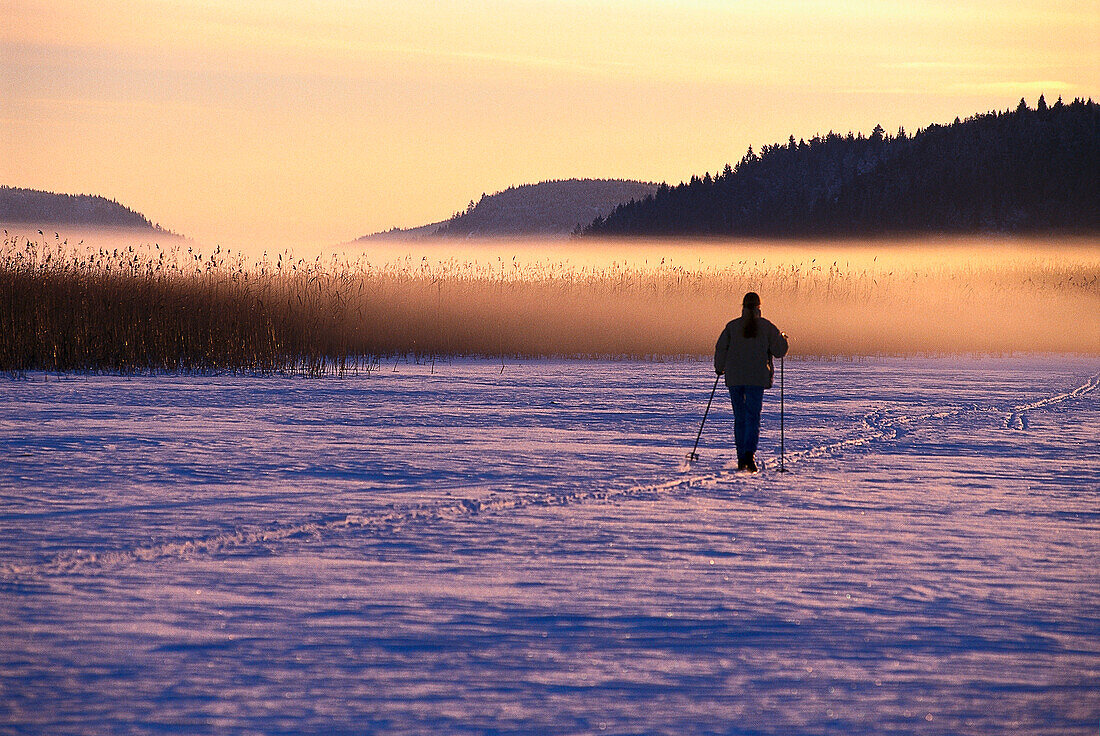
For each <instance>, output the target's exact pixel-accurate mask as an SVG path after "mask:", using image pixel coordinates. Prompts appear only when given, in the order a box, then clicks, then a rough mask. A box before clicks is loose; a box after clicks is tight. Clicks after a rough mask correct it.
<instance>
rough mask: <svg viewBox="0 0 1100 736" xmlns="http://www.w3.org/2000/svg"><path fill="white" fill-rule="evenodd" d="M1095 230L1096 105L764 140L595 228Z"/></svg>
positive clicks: (640, 231)
mask: <svg viewBox="0 0 1100 736" xmlns="http://www.w3.org/2000/svg"><path fill="white" fill-rule="evenodd" d="M980 231H1002V232H1041V231H1060V232H1082V233H1084V232H1097V231H1100V105H1097V104H1096V103H1094V102H1093V101H1092V100H1091V99H1090V100H1088V101H1085V100H1079V99H1078V100H1074V101H1073V102H1072V103H1069V104H1064V103H1063V102H1062V100H1061V99H1059V100H1058V102H1057V103H1055V104H1054V105H1052V106H1048V105H1047V103H1046V101H1045V99H1044V98H1042V97H1040V98H1039V101H1038V104H1037V106H1036V108H1034V109H1031V108H1029V107H1028V106H1027V104H1026V103H1025V102H1024V101H1023V100H1021V101H1020V104H1019V106H1018V107H1017V108H1016V109H1015V110H1010V111H1005V112H990V113H985V114H979V115H975V116H973V117H970V118H967V119H966V120H959V119H958V118H956V119H955V122H954V123H952V124H950V125H930V126H928V127H927V128H924V129H922V130H918V131H917V133H916V134H915V135H912V136H910V135H907V134H906V132H905V130H904V129H902V130H899V131H898V133H897V134H896V135H893V136H891V135H889V134H887V133H886V132H885V131H884V130H883V129H882V127H881V126H876V127H875V129H874V131H873V132H872V133H871V135H870V136H863V135H862V134H858V135H857V134H853V133H848V134H847V135H839V134H836V133H832V132H830V133H829V134H828V135H825V136H814V137H813V138H812V139H811V140H809V141H804V140H800V141H797V142H796V141H795V140H794V137H793V136H791V138H790V139H789V140H788V142H787V144H786V145H780V144H775V145H771V146H764V148H763V149H762V150H761V151H760V153H759V154H757V153H754V152H753V150H752V148H751V147H750V148H749V150H748V153H746V154H745V156H744V157H743V158H742V159H741V161H739V162H738V163H737V165H736V166H729V165H728V164H727V166H726V168H725V169H724V170H723V171H722V173H720V174H718V175H717V176H714V177H712V176H711V175H710V174H709V173H707V174H706V175H704V176H703V177H702V178H700V177H698V176H695V177H692V179H691V181H689V182H687V183H682V184H680V185H678V186H674V187H670V186H668V185H667V184H662V185H661V186H660V187H659V188H658V189H657V191H656V192H655V193H654V194H653V195H652V196H648V197H645V198H644V199H639V200H635V201H632V202H628V203H626V204H623V205H621V206H619V207H617V208H616V209H615V210H614V211H613V212H612V213H611V214H610V215H608V216H607V217H606V218H602V217H597V218H596V219H595V220H594V221H593V222H592V223H591V224H590V225H589V226H588V227H587V228H585V229H584V232H585V233H586V234H593V235H745V236H780V237H782V236H810V235H865V234H884V233H907V232H912V233H921V232H948V233H950V232H958V233H962V232H980Z"/></svg>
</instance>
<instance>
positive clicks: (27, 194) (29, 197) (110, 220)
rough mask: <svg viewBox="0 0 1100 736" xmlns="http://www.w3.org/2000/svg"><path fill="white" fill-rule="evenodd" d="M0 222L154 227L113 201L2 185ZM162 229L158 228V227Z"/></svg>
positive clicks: (92, 196)
mask: <svg viewBox="0 0 1100 736" xmlns="http://www.w3.org/2000/svg"><path fill="white" fill-rule="evenodd" d="M0 222H12V223H28V224H35V225H46V224H50V225H92V226H97V227H134V228H154V227H158V226H155V225H154V224H153V223H152V222H150V221H149V219H148V218H147V217H145V216H144V215H142V214H140V213H138V212H134V211H133V210H132V209H130V208H129V207H124V206H123V205H121V204H119V203H118V202H116V201H114V200H113V199H107V198H106V197H99V196H95V195H91V194H57V193H55V192H44V191H40V190H38V189H21V188H19V187H9V186H0ZM158 229H159V228H158Z"/></svg>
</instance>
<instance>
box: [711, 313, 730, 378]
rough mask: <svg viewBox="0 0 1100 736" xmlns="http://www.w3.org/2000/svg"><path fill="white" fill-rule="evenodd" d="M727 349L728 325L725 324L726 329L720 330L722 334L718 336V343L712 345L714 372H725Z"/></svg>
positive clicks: (728, 344)
mask: <svg viewBox="0 0 1100 736" xmlns="http://www.w3.org/2000/svg"><path fill="white" fill-rule="evenodd" d="M711 334H713V333H711ZM729 349H730V326H729V325H726V329H724V330H722V334H721V335H719V336H718V344H717V345H715V346H714V372H715V373H717V374H718V375H722V374H723V373H725V372H726V353H728V352H729Z"/></svg>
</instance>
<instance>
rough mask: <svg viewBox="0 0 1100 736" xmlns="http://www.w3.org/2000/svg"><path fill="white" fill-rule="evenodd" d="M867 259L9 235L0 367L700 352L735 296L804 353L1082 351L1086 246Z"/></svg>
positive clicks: (332, 369)
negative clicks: (238, 248) (581, 257)
mask: <svg viewBox="0 0 1100 736" xmlns="http://www.w3.org/2000/svg"><path fill="white" fill-rule="evenodd" d="M731 248H732V246H731ZM882 253H884V254H886V255H884V257H882V258H877V257H870V256H868V255H867V253H866V252H865V251H864V252H861V253H860V254H857V257H855V258H854V259H853V258H848V256H852V255H853V253H852V252H845V251H842V250H838V251H836V252H834V254H833V255H834V256H835V257H834V258H831V259H829V258H811V257H805V258H801V259H799V258H790V257H788V258H786V259H785V260H784V259H782V258H777V257H775V256H774V254H771V255H772V256H773V257H772V258H771V262H769V258H768V254H765V255H764V256H763V257H760V258H754V259H749V258H742V259H740V260H732V259H731V260H730V261H728V262H726V263H725V264H724V265H700V266H698V267H690V268H689V267H685V266H681V265H672V264H671V263H650V264H645V265H626V264H620V263H611V264H604V265H599V266H597V265H580V266H579V265H570V263H569V262H567V261H565V260H562V261H560V262H549V261H542V262H537V263H521V262H520V261H519V260H506V259H504V258H500V257H498V258H497V259H496V261H495V262H486V261H485V260H484V259H481V260H474V259H467V260H462V259H460V258H457V257H451V258H447V259H441V260H429V259H427V258H420V259H416V258H412V257H409V258H403V259H396V260H391V261H389V262H387V263H383V264H378V263H372V262H370V261H369V260H367V259H366V258H364V257H360V258H358V259H355V260H351V259H346V258H345V259H340V258H338V257H335V256H332V257H328V258H322V257H321V256H318V257H316V258H315V259H314V260H311V261H310V260H305V259H293V258H292V257H291V256H290V255H289V254H288V253H280V254H275V255H274V256H270V257H269V256H267V255H266V254H265V255H264V256H263V257H261V258H258V259H251V260H246V259H244V258H243V257H241V256H240V255H233V254H231V253H226V252H222V251H221V249H215V250H214V251H213V252H210V253H208V254H205V255H204V254H202V253H200V252H198V251H197V250H195V249H194V248H193V247H190V248H188V247H181V246H176V247H173V248H171V249H162V248H160V247H159V246H150V247H148V248H134V247H132V246H130V247H124V248H119V249H111V250H107V249H102V248H100V249H98V250H96V251H86V250H83V249H81V248H80V247H71V246H69V244H68V243H67V241H61V240H60V238H59V237H58V238H55V239H54V240H53V241H50V240H47V239H43V240H40V241H30V240H27V239H25V238H23V239H20V238H16V237H8V238H7V239H5V241H4V243H3V247H2V250H0V370H4V371H23V370H49V371H120V372H131V371H237V370H241V371H258V372H275V371H287V372H303V373H308V374H325V373H341V372H345V371H357V370H363V369H367V370H369V369H370V368H371V367H372V366H374V365H375V364H376V363H377V361H378V360H379V359H381V358H382V357H385V356H409V357H414V358H429V357H434V356H458V355H482V356H498V355H499V356H511V357H542V356H585V357H630V358H645V357H651V358H652V357H671V356H695V355H706V354H708V353H709V352H710V351H711V350H712V349H713V344H714V340H715V339H716V338H717V335H718V333H719V331H720V330H721V328H722V326H723V325H724V323H725V322H726V321H727V320H728V319H731V318H733V317H735V316H737V313H738V312H739V305H740V298H741V295H742V294H743V293H744V292H745V291H748V290H753V291H757V292H759V293H760V294H761V295H762V297H763V300H764V314H765V316H766V317H769V318H770V319H772V320H773V321H774V322H776V323H777V324H778V325H779V326H780V327H781V328H782V329H784V330H785V331H787V332H788V333H789V334H790V335H791V338H792V344H793V350H794V351H795V352H796V353H799V354H803V355H819V356H824V355H841V356H854V355H872V354H912V353H960V352H961V353H1013V352H1070V353H1084V354H1093V355H1096V354H1100V280H1098V275H1100V260H1098V259H1097V258H1096V257H1095V253H1092V254H1091V255H1090V252H1089V251H1087V250H1086V251H1085V252H1084V254H1083V255H1082V254H1081V252H1079V251H1075V252H1074V253H1076V255H1066V254H1063V255H1062V256H1059V257H1051V258H1045V259H1044V258H1030V259H1021V258H1019V257H1003V258H996V257H992V258H991V257H989V256H988V255H981V256H979V255H978V254H975V253H973V252H969V251H965V250H962V251H960V252H959V253H958V254H957V255H956V256H955V257H952V258H948V259H943V258H941V259H939V260H931V261H930V260H929V259H927V258H924V257H923V256H922V255H921V254H920V253H919V252H912V251H905V252H897V253H893V254H891V252H890V251H889V250H888V249H883V250H882ZM1067 253H1068V251H1067ZM853 260H854V263H853Z"/></svg>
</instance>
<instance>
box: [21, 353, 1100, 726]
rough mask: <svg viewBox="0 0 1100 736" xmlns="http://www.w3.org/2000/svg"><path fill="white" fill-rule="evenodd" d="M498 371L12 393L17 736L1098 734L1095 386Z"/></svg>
mask: <svg viewBox="0 0 1100 736" xmlns="http://www.w3.org/2000/svg"><path fill="white" fill-rule="evenodd" d="M499 371H500V366H499V364H496V365H494V364H493V363H491V362H488V361H484V362H483V361H460V362H452V363H437V364H436V366H435V372H434V375H433V374H432V373H431V372H430V369H429V367H428V366H417V365H409V364H405V363H401V364H399V365H397V366H396V369H395V366H394V365H392V364H391V365H384V366H382V367H381V369H380V370H379V371H377V372H375V373H373V374H371V375H369V376H367V375H363V376H359V377H350V378H329V379H304V378H286V377H239V376H238V377H233V376H215V377H174V376H158V377H134V378H126V377H110V376H90V377H84V376H68V377H63V378H60V379H58V378H57V377H56V376H49V377H46V376H44V375H42V374H34V375H31V376H29V377H27V378H25V379H7V378H5V379H2V380H0V453H2V454H0V499H2V506H0V732H4V733H9V732H11V733H33V734H39V733H41V734H68V733H79V734H113V733H139V734H140V733H187V734H206V733H210V734H215V733H216V734H238V733H241V734H243V733H318V734H320V733H392V734H423V733H456V734H470V733H499V734H503V733H516V734H529V733H551V734H573V733H578V734H580V733H620V734H621V733H666V734H691V733H730V734H777V735H778V734H982V735H986V734H1022V733H1027V734H1067V733H1080V734H1095V733H1096V727H1097V721H1098V718H1100V564H1098V562H1097V560H1100V506H1098V500H1100V449H1098V444H1097V437H1098V435H1100V360H1097V359H1095V358H1092V359H1089V358H1073V357H1062V356H1045V357H1026V358H1020V357H1017V358H999V359H994V358H985V359H977V358H945V359H908V360H906V359H875V360H866V361H860V362H820V361H795V360H791V361H788V362H787V365H786V385H787V397H786V398H787V424H786V426H787V437H786V447H787V460H788V463H787V464H788V466H789V469H790V470H791V471H792V472H790V473H788V474H782V475H781V474H778V473H776V472H774V471H775V465H776V463H775V461H774V458H775V456H776V455H777V453H778V424H779V422H778V408H779V402H778V390H774V391H771V392H769V394H768V395H767V398H766V400H765V420H764V421H765V428H764V433H765V437H764V440H763V444H762V448H761V455H762V456H763V457H764V458H765V459H766V462H767V464H768V468H767V470H766V471H765V472H764V473H762V474H760V475H758V476H754V477H746V476H744V475H737V474H736V473H734V472H732V471H731V470H730V469H729V461H730V460H731V458H732V451H731V449H730V437H731V436H732V417H731V412H730V410H729V407H728V398H727V397H726V396H724V395H723V393H722V388H721V387H720V388H719V394H718V397H717V398H716V400H715V408H714V409H713V410H712V415H711V419H710V420H708V423H707V427H706V429H705V431H704V434H703V442H702V444H701V446H700V455H701V456H702V457H701V460H700V461H698V462H696V463H695V464H694V466H693V467H691V468H690V469H687V470H684V469H681V467H680V466H681V462H682V459H683V457H684V453H685V452H686V451H687V450H688V449H690V446H691V442H692V441H693V440H694V437H695V432H696V429H697V427H698V422H699V419H700V416H701V414H702V410H703V407H704V406H705V404H706V399H707V395H708V394H709V391H710V387H711V381H712V378H713V374H712V373H711V371H710V369H709V367H708V365H707V364H706V363H683V362H681V363H668V364H655V363H615V362H570V361H552V362H547V361H537V362H534V361H533V362H522V363H515V364H509V365H508V366H507V367H506V368H505V370H504V373H503V374H500V373H499ZM47 379H48V380H47Z"/></svg>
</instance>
